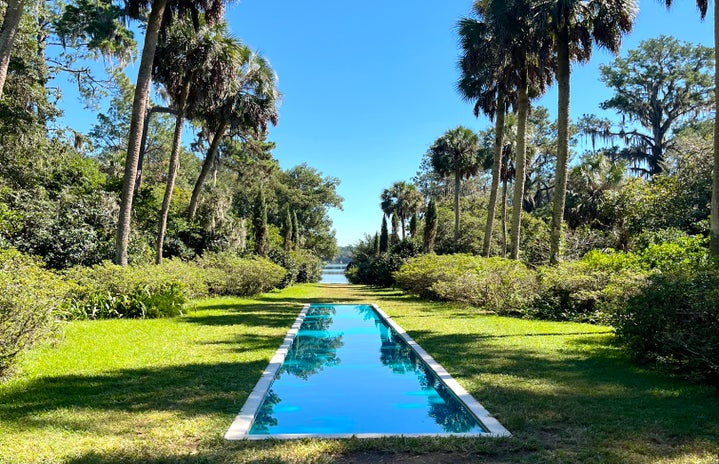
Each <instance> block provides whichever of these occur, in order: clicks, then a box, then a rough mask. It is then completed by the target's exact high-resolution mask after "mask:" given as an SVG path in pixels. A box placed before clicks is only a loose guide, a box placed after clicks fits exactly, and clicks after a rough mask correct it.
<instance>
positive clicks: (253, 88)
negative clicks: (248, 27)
mask: <svg viewBox="0 0 719 464" xmlns="http://www.w3.org/2000/svg"><path fill="white" fill-rule="evenodd" d="M280 98H281V95H280V93H279V91H278V90H277V77H276V75H275V73H274V71H273V70H272V68H271V67H270V65H269V63H268V62H267V60H265V59H264V58H263V57H262V56H260V55H258V54H256V53H253V52H252V51H251V50H250V49H249V47H247V46H245V45H241V46H240V49H239V50H238V54H237V61H236V63H235V77H234V82H233V83H232V86H231V87H230V89H229V90H228V91H227V92H225V93H224V94H218V99H217V101H215V102H214V105H212V106H210V107H209V108H208V109H207V111H205V112H204V114H203V115H202V116H201V117H202V119H204V120H205V125H206V127H207V128H208V131H209V132H210V133H211V134H212V136H211V141H210V147H209V149H208V150H207V155H206V156H205V161H204V162H203V163H202V169H201V171H200V175H199V176H198V177H197V181H196V182H195V187H194V188H193V190H192V197H191V198H190V206H189V208H188V217H189V219H190V220H193V219H194V218H195V215H196V214H197V207H198V205H199V200H200V194H201V193H202V189H203V186H204V184H205V180H206V179H207V175H208V174H209V173H210V170H211V169H212V166H214V165H216V160H217V154H218V152H219V147H220V144H221V142H222V140H223V138H224V137H225V136H226V135H228V134H229V135H232V136H234V135H237V136H240V137H250V138H253V137H254V138H261V136H262V135H263V134H265V133H266V132H267V126H268V124H269V123H271V124H273V125H276V124H277V121H278V118H279V115H278V111H277V105H278V103H279V101H280Z"/></svg>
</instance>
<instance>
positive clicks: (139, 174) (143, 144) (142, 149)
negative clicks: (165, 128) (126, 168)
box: [134, 106, 177, 195]
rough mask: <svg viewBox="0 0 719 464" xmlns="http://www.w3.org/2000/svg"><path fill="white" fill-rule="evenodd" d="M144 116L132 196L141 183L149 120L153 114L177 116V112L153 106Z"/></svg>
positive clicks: (135, 193) (137, 190)
mask: <svg viewBox="0 0 719 464" xmlns="http://www.w3.org/2000/svg"><path fill="white" fill-rule="evenodd" d="M146 113H147V114H146V115H145V121H144V123H143V124H142V139H141V140H140V156H139V158H138V160H137V173H136V174H135V189H134V195H137V193H138V192H139V191H140V184H141V183H142V165H143V164H144V161H145V154H146V152H147V132H148V130H149V127H150V118H152V115H153V114H155V113H168V114H174V115H177V111H176V110H174V109H172V108H167V107H165V106H153V107H152V108H150V109H149V110H148V111H146Z"/></svg>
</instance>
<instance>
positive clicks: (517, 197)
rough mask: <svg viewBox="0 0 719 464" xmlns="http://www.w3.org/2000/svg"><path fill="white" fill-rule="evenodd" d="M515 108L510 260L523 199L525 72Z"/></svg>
mask: <svg viewBox="0 0 719 464" xmlns="http://www.w3.org/2000/svg"><path fill="white" fill-rule="evenodd" d="M518 90H519V92H518V100H519V101H518V106H517V162H516V166H517V170H516V174H515V176H514V196H513V197H512V234H511V242H512V244H511V249H510V258H512V259H519V237H520V228H521V225H522V200H523V199H524V179H525V175H524V171H525V161H526V156H527V111H528V109H529V96H528V95H527V94H528V90H529V89H528V85H527V70H526V69H525V70H524V71H523V75H522V82H521V83H520V85H519V89H518Z"/></svg>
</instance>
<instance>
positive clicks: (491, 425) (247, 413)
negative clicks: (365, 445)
mask: <svg viewBox="0 0 719 464" xmlns="http://www.w3.org/2000/svg"><path fill="white" fill-rule="evenodd" d="M370 306H372V308H374V310H375V311H377V313H378V314H379V315H380V317H382V319H384V320H385V322H387V324H389V325H390V326H391V327H392V329H393V330H394V331H395V332H397V333H398V334H399V336H400V337H402V339H403V340H404V341H405V342H406V343H407V344H408V345H409V346H410V347H411V348H412V350H414V352H415V353H416V354H417V355H418V356H419V357H420V358H422V361H424V363H426V364H427V365H428V366H429V367H430V369H432V371H434V373H435V375H437V377H438V378H439V379H440V381H441V382H442V383H443V384H444V385H445V386H446V387H447V388H448V389H449V390H450V391H452V393H453V394H454V395H455V396H456V397H457V398H459V400H460V401H461V402H462V403H464V405H465V406H466V407H467V409H468V410H469V411H470V413H471V414H472V415H473V416H474V417H475V418H476V419H477V420H478V421H479V423H480V424H482V426H484V428H485V429H487V432H478V433H407V434H396V433H334V434H327V433H322V434H320V433H305V434H253V435H250V428H251V427H252V423H253V421H254V419H255V414H256V413H257V411H258V410H259V409H260V406H261V405H262V401H263V400H264V399H265V396H266V395H267V392H269V390H270V387H271V386H272V381H273V380H274V379H275V376H276V375H277V372H278V371H279V370H280V367H281V366H282V363H283V362H284V361H285V357H286V356H287V353H289V350H290V348H291V347H292V342H293V341H294V339H295V337H296V336H297V332H298V331H299V330H300V326H301V325H302V321H303V320H304V319H305V315H307V310H308V309H309V308H310V305H309V304H306V305H304V306H303V307H302V311H300V314H299V315H298V316H297V319H296V320H295V322H294V323H293V324H292V327H291V328H290V330H289V331H288V332H287V335H285V339H284V340H283V341H282V344H281V345H280V347H279V348H278V349H277V352H275V354H274V356H272V359H271V360H270V363H269V364H268V365H267V368H266V369H265V370H264V372H263V373H262V376H261V377H260V380H259V381H257V384H256V385H255V388H254V389H253V390H252V393H250V396H249V397H247V401H245V404H244V406H242V409H241V410H240V413H239V414H238V415H237V417H235V420H234V421H233V422H232V425H230V428H229V429H228V430H227V432H226V433H225V439H226V440H267V439H281V440H293V439H302V438H352V437H355V438H381V437H397V436H402V437H428V436H429V437H441V436H454V437H478V436H484V437H509V436H511V434H510V433H509V431H507V429H505V428H504V426H502V424H500V423H499V421H498V420H497V419H495V418H494V417H492V416H491V415H490V414H489V411H487V410H486V409H485V408H484V406H482V405H481V404H480V403H479V401H477V400H476V399H475V398H474V397H473V396H472V395H470V394H469V392H467V390H465V389H464V387H462V386H461V385H460V384H459V383H458V382H457V381H456V380H455V379H454V378H453V377H452V376H451V375H450V374H449V372H447V370H446V369H445V368H444V367H442V366H441V365H440V364H439V363H438V362H437V361H435V360H434V358H432V356H430V355H429V353H427V352H426V351H425V350H424V349H423V348H422V347H421V346H419V344H417V342H415V341H414V340H412V337H410V336H409V334H407V332H406V331H405V330H404V329H403V328H402V327H400V326H399V325H398V324H397V323H396V322H395V321H394V320H393V319H392V318H391V317H390V316H389V315H387V313H385V312H384V311H382V310H381V309H380V307H379V306H377V305H376V304H371V305H370Z"/></svg>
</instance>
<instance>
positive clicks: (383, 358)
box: [249, 305, 486, 435]
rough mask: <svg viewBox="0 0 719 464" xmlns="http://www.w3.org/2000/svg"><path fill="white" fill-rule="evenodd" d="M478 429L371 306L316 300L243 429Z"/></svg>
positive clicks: (395, 431)
mask: <svg viewBox="0 0 719 464" xmlns="http://www.w3.org/2000/svg"><path fill="white" fill-rule="evenodd" d="M484 432H486V430H485V428H483V427H482V425H481V424H480V423H479V422H478V421H477V419H475V417H474V416H473V415H472V414H471V413H470V412H469V411H468V410H467V409H466V408H465V406H464V405H463V404H462V403H461V402H460V401H458V400H457V398H456V397H455V396H454V395H453V394H452V392H451V391H449V389H447V388H446V387H445V386H444V384H442V382H440V381H439V379H438V378H437V376H436V375H435V374H434V372H433V371H432V370H431V369H430V368H429V367H428V366H426V365H425V363H424V362H423V361H422V360H421V359H420V358H419V357H418V356H417V355H416V354H415V352H414V350H412V348H411V347H410V346H409V345H407V343H406V342H405V341H404V340H403V339H402V338H401V337H400V336H399V335H398V334H397V333H396V332H395V331H394V330H393V329H392V328H391V327H389V326H388V325H387V323H386V322H384V321H383V320H382V318H381V317H380V316H379V315H378V314H377V312H376V311H375V310H374V309H373V308H372V307H371V306H369V305H317V306H311V307H310V308H309V309H308V312H307V315H306V317H305V318H304V321H303V323H302V325H301V326H300V329H299V332H298V333H297V336H296V338H295V339H294V342H293V344H292V347H291V349H290V351H289V353H288V354H287V357H286V358H285V361H284V363H283V364H282V367H281V368H280V370H279V372H278V374H277V376H276V377H275V380H274V382H273V383H272V386H271V388H270V390H269V392H268V394H267V395H266V396H265V399H264V401H263V403H262V405H261V406H260V409H259V411H258V412H257V415H256V417H255V420H254V423H253V425H252V428H251V429H250V432H249V433H250V434H251V435H256V434H272V435H276V434H363V433H377V434H398V435H399V434H405V435H406V434H425V433H426V434H438V433H484Z"/></svg>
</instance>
